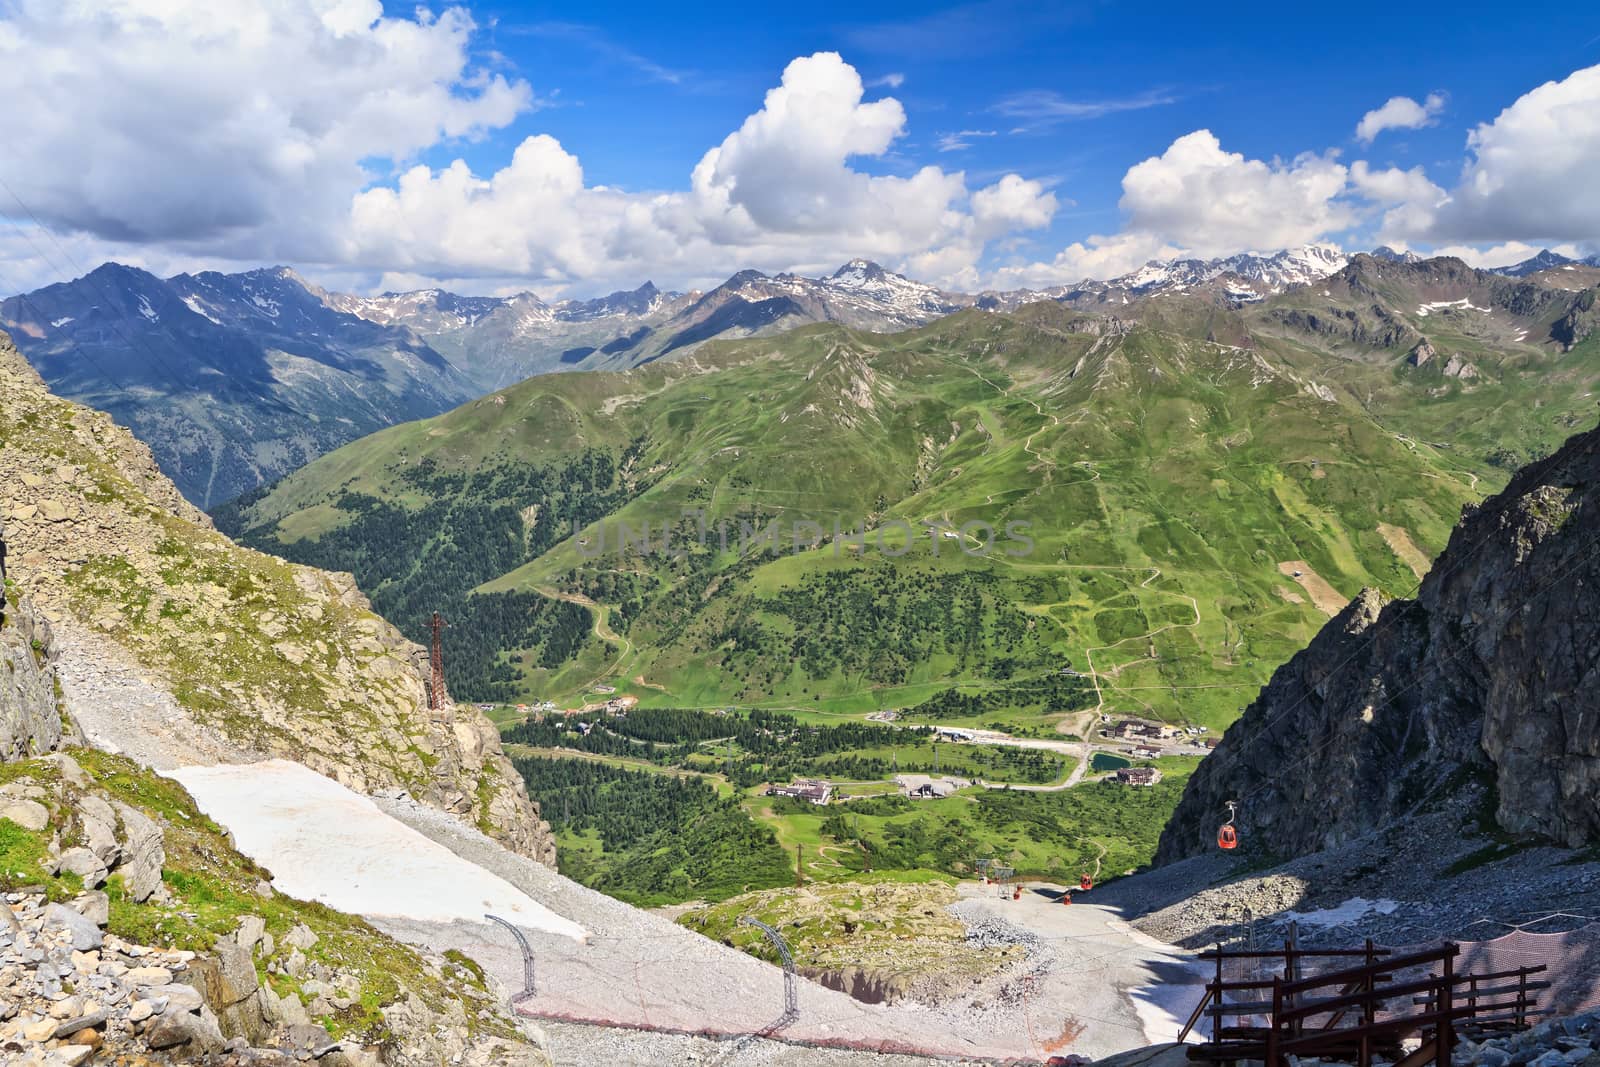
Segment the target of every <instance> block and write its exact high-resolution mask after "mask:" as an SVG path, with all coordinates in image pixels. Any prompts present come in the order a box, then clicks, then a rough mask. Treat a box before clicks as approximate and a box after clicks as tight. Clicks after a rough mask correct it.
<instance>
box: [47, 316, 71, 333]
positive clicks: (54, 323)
mask: <svg viewBox="0 0 1600 1067" xmlns="http://www.w3.org/2000/svg"><path fill="white" fill-rule="evenodd" d="M71 321H72V316H71V315H63V316H62V317H61V318H59V319H51V320H50V326H51V328H52V329H57V330H59V329H61V327H63V326H65V325H66V324H67V323H69V322H71Z"/></svg>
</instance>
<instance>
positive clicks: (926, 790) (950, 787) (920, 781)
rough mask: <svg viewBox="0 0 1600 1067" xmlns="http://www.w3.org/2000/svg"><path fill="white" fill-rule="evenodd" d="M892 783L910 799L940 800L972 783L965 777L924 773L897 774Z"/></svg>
mask: <svg viewBox="0 0 1600 1067" xmlns="http://www.w3.org/2000/svg"><path fill="white" fill-rule="evenodd" d="M894 784H895V785H896V786H898V787H899V788H900V792H901V793H902V794H903V795H905V796H907V797H910V798H911V799H912V800H941V799H943V798H945V797H948V796H954V795H955V793H956V791H957V790H960V789H965V788H967V786H969V785H971V784H972V783H971V782H969V781H967V780H966V779H965V778H934V777H931V776H930V775H926V774H899V775H896V776H895V779H894Z"/></svg>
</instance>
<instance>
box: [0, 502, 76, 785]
mask: <svg viewBox="0 0 1600 1067" xmlns="http://www.w3.org/2000/svg"><path fill="white" fill-rule="evenodd" d="M7 551H8V548H7V544H6V530H5V525H4V522H3V521H0V580H8V573H7V570H6V555H7ZM54 654H55V653H54V644H53V642H52V640H51V635H50V624H49V623H47V622H45V621H44V620H43V619H41V618H40V617H39V616H38V614H37V613H35V611H34V610H33V605H32V604H30V603H29V602H28V600H27V599H26V598H24V597H22V596H21V595H20V594H19V593H18V592H17V591H16V590H15V589H14V588H13V587H12V586H11V585H10V584H6V585H5V590H4V594H3V598H0V763H4V762H6V761H7V760H13V759H21V758H23V757H24V756H33V755H38V754H39V753H42V752H49V751H51V750H52V749H55V748H57V747H58V746H59V745H60V744H61V714H60V712H59V711H58V710H57V708H56V694H55V668H54V665H53V658H54Z"/></svg>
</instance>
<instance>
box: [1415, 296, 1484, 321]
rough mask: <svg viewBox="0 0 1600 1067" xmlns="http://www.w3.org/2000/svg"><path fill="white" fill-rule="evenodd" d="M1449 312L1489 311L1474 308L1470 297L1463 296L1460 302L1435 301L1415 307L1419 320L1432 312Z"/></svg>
mask: <svg viewBox="0 0 1600 1067" xmlns="http://www.w3.org/2000/svg"><path fill="white" fill-rule="evenodd" d="M1451 310H1455V311H1483V312H1487V311H1488V310H1489V309H1488V308H1481V307H1475V306H1474V305H1473V303H1472V300H1471V298H1470V297H1465V296H1464V297H1462V298H1461V299H1460V300H1435V301H1434V302H1433V303H1431V304H1418V305H1417V315H1418V316H1419V317H1421V318H1424V319H1425V318H1427V317H1428V314H1429V313H1430V312H1434V311H1451Z"/></svg>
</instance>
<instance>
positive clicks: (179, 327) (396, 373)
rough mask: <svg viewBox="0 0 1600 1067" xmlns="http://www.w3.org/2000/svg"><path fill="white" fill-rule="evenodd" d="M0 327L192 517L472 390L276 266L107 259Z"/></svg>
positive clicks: (10, 306) (427, 356)
mask: <svg viewBox="0 0 1600 1067" xmlns="http://www.w3.org/2000/svg"><path fill="white" fill-rule="evenodd" d="M0 326H4V327H5V328H6V329H8V330H10V331H11V333H12V336H13V338H14V339H15V340H16V342H17V344H18V345H19V347H21V348H22V350H23V351H24V353H25V354H26V355H27V357H28V359H29V360H30V361H31V362H32V363H33V365H34V366H35V367H36V368H37V369H38V370H39V372H40V373H41V374H42V375H43V376H44V378H45V380H46V382H47V383H48V384H49V385H50V387H51V388H52V389H54V390H55V391H56V392H57V393H58V394H59V395H62V396H65V397H68V398H70V399H73V400H77V401H80V402H82V403H85V404H88V405H90V406H92V407H95V408H98V409H100V410H102V411H108V412H110V413H111V414H112V415H113V416H114V417H115V418H116V419H117V420H118V421H119V422H121V423H123V424H124V425H126V426H130V427H132V428H133V430H134V432H135V433H137V434H138V435H139V437H140V439H141V440H143V441H145V442H146V443H147V444H149V445H150V446H151V448H152V449H154V451H155V454H156V458H157V460H158V461H159V462H160V464H161V468H162V470H164V471H165V472H166V473H167V475H168V476H169V477H171V478H172V480H173V481H174V482H176V483H177V485H178V488H179V489H180V490H182V491H183V493H184V495H185V496H187V497H188V498H189V499H190V500H193V501H195V502H196V503H198V504H200V505H202V506H207V505H210V504H217V503H221V502H222V501H224V500H228V499H231V498H232V497H234V496H237V495H238V494H239V493H241V492H244V491H245V490H247V489H250V488H253V487H254V486H256V485H259V484H260V483H261V482H263V481H270V480H271V479H273V478H275V477H277V476H279V475H281V474H284V473H285V472H287V471H291V470H293V469H295V468H296V467H298V466H300V465H302V464H304V463H306V462H307V461H309V460H311V459H312V458H314V457H316V456H318V455H320V454H322V453H323V452H326V451H327V450H328V449H330V448H335V447H337V446H338V445H340V444H343V443H344V442H346V441H349V440H352V439H354V438H357V437H360V436H361V435H363V434H366V433H371V432H372V431H373V430H377V429H380V428H382V427H384V426H388V425H390V424H392V423H393V422H394V421H395V420H396V419H407V418H421V417H423V416H425V415H432V414H436V413H437V412H440V411H443V410H444V409H445V408H448V407H452V406H454V405H455V404H458V403H460V402H461V401H463V400H466V399H468V398H469V397H471V396H474V395H476V394H477V393H478V392H479V391H480V390H478V389H477V388H476V387H475V386H474V384H473V383H472V382H471V381H470V380H468V379H467V378H466V377H464V376H463V375H462V374H460V373H459V372H458V371H457V370H456V368H454V367H453V366H451V364H450V363H449V362H448V361H447V360H446V359H445V358H444V357H443V356H441V355H440V354H439V353H438V352H437V351H435V350H434V349H432V348H430V347H429V346H428V345H427V344H426V343H424V342H423V341H421V340H419V339H418V338H417V336H416V335H415V334H412V333H410V332H408V331H405V330H400V329H396V328H394V327H389V326H382V325H378V324H375V323H373V322H369V321H367V320H365V319H362V318H358V317H357V316H355V315H351V314H347V313H344V312H340V311H338V310H337V309H334V308H332V307H329V306H328V305H327V304H326V303H324V302H323V301H322V300H321V299H320V298H319V297H318V296H317V294H316V293H315V292H314V291H313V290H312V289H310V288H308V287H307V285H306V284H305V283H304V282H303V281H301V279H299V278H298V277H297V276H295V274H294V273H293V272H292V271H289V270H286V269H284V268H274V269H263V270H255V271H250V272H248V273H245V274H231V275H225V274H218V273H215V272H210V271H208V272H206V273H203V274H198V275H189V274H180V275H177V276H176V277H173V278H167V279H161V278H157V277H156V276H155V275H153V274H150V273H148V272H146V271H142V270H138V269H135V268H132V267H125V266H122V265H120V264H116V263H107V264H104V265H103V266H101V267H99V268H97V269H96V270H94V271H91V272H90V273H89V274H87V275H85V276H84V277H82V278H79V279H77V280H75V281H71V282H64V283H61V284H57V285H51V286H47V287H46V288H44V289H40V290H38V291H37V292H33V293H28V294H26V295H25V296H14V297H11V298H9V299H7V300H4V301H0Z"/></svg>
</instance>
